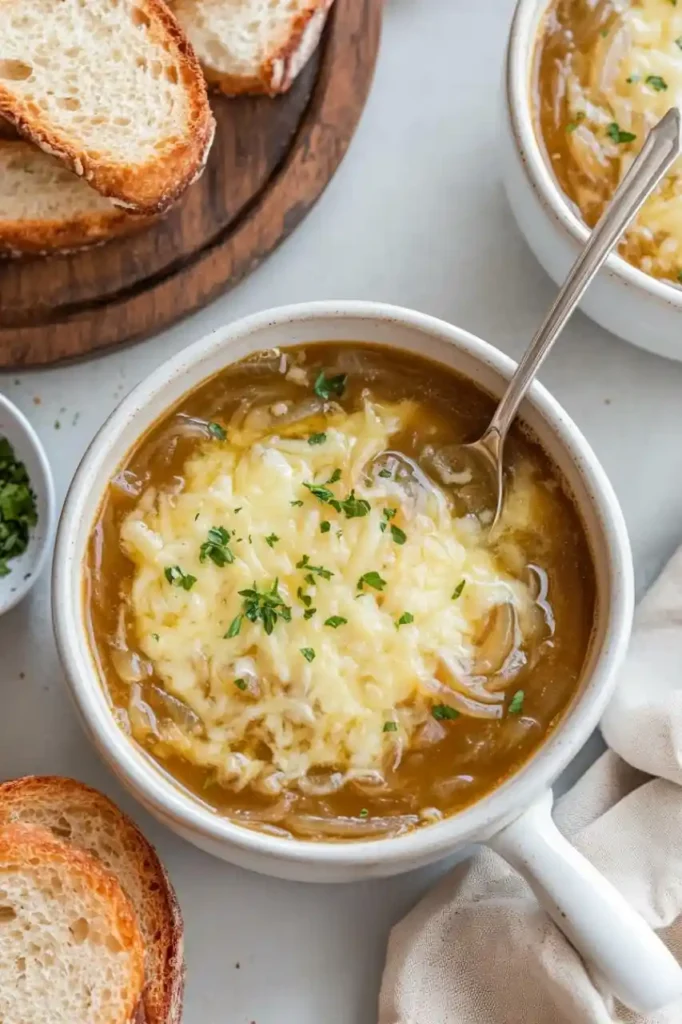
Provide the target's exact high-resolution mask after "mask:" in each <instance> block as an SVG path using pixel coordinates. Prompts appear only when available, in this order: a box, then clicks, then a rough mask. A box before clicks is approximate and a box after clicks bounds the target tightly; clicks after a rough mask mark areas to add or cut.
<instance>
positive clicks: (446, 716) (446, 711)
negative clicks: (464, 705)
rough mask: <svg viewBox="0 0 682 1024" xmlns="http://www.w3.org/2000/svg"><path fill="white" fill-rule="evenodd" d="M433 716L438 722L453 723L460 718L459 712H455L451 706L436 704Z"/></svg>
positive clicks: (433, 708) (432, 711)
mask: <svg viewBox="0 0 682 1024" xmlns="http://www.w3.org/2000/svg"><path fill="white" fill-rule="evenodd" d="M431 714H432V715H433V717H434V718H435V719H436V720H437V721H438V722H445V721H450V722H452V721H454V719H455V718H459V711H455V709H454V708H451V707H450V705H449V704H434V705H433V707H432V708H431Z"/></svg>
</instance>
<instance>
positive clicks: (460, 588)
mask: <svg viewBox="0 0 682 1024" xmlns="http://www.w3.org/2000/svg"><path fill="white" fill-rule="evenodd" d="M465 583H466V580H460V581H459V583H458V584H457V586H456V587H455V589H454V590H453V591H452V598H451V600H453V601H456V600H457V598H458V597H459V596H460V594H461V593H462V591H463V590H464V585H465Z"/></svg>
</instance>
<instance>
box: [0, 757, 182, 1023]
mask: <svg viewBox="0 0 682 1024" xmlns="http://www.w3.org/2000/svg"><path fill="white" fill-rule="evenodd" d="M11 822H28V823H30V824H35V825H39V826H42V827H43V828H46V829H49V830H50V831H51V832H52V833H53V834H54V835H55V836H57V837H59V838H60V839H62V840H64V841H68V842H69V843H70V844H72V845H73V846H74V847H75V848H78V849H81V850H84V851H86V852H87V853H89V854H92V855H94V856H96V857H97V858H98V859H99V860H100V861H101V862H102V863H103V864H104V866H105V867H106V868H107V869H108V870H109V871H111V873H112V874H114V875H115V876H116V878H117V879H118V880H119V882H120V883H121V885H122V886H123V889H124V891H125V892H126V893H127V894H128V896H129V898H130V901H131V903H132V905H133V907H134V909H135V911H136V914H137V920H138V922H139V925H140V930H141V932H142V936H143V938H144V942H145V949H146V971H145V975H146V984H145V990H144V996H143V1001H144V1009H145V1014H146V1016H145V1024H179V1021H180V1017H181V1015H182V994H183V985H184V961H183V941H182V917H181V915H180V909H179V907H178V903H177V900H176V898H175V893H174V892H173V887H172V886H171V884H170V881H169V879H168V876H167V874H166V872H165V870H164V868H163V866H162V864H161V862H160V861H159V858H158V857H157V855H156V852H155V850H154V848H153V847H152V846H151V845H150V844H149V843H148V842H147V840H146V839H145V838H144V836H143V835H142V833H141V832H140V830H139V829H138V828H137V827H136V826H135V825H134V824H133V822H132V821H131V820H130V819H129V818H128V817H127V816H126V815H124V814H123V813H122V812H121V811H120V810H119V809H118V808H117V807H116V805H115V804H113V803H112V802H111V800H108V799H107V797H105V796H103V795H102V794H101V793H98V792H97V791H96V790H94V789H90V788H89V787H88V786H85V785H83V783H81V782H76V781H75V780H74V779H62V778H56V777H53V776H28V777H27V778H24V779H17V780H16V781H14V782H5V783H4V784H3V785H0V828H2V827H3V825H5V824H7V823H11ZM0 936H1V931H0ZM2 1020H4V1018H3V1017H2V1014H0V1021H2ZM97 1024H99V1021H98V1022H97Z"/></svg>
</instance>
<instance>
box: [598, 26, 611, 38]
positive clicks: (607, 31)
mask: <svg viewBox="0 0 682 1024" xmlns="http://www.w3.org/2000/svg"><path fill="white" fill-rule="evenodd" d="M608 34H609V30H608V29H607V28H603V29H602V30H601V32H600V33H599V35H600V36H601V37H602V39H606V37H607V36H608Z"/></svg>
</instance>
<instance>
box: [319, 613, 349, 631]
mask: <svg viewBox="0 0 682 1024" xmlns="http://www.w3.org/2000/svg"><path fill="white" fill-rule="evenodd" d="M347 622H348V619H344V618H343V616H342V615H332V616H331V617H330V618H328V619H325V620H324V624H325V626H331V628H332V629H338V628H339V626H345V625H346V623H347Z"/></svg>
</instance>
